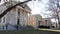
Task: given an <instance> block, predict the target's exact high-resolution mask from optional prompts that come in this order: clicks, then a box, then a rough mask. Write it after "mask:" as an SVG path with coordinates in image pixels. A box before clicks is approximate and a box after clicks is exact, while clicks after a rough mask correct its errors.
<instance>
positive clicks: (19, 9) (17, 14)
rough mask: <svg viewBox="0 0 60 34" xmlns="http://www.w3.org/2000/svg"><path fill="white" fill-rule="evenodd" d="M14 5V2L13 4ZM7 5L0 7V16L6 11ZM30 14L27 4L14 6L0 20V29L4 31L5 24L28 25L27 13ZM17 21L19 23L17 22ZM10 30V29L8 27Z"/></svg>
mask: <svg viewBox="0 0 60 34" xmlns="http://www.w3.org/2000/svg"><path fill="white" fill-rule="evenodd" d="M15 3H16V2H15ZM7 6H8V4H6V5H5V4H2V5H0V8H2V9H0V14H1V13H2V12H3V11H4V10H6V9H7ZM30 12H31V9H30V8H29V7H28V6H27V4H21V6H20V5H19V6H16V7H15V8H13V9H12V10H11V11H10V12H8V13H7V14H6V15H5V16H4V17H2V18H1V19H0V29H6V24H10V25H11V26H12V25H17V24H18V22H19V25H21V26H26V25H27V23H28V13H30ZM18 19H19V21H18ZM9 28H10V27H9Z"/></svg>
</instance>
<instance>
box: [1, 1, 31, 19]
mask: <svg viewBox="0 0 60 34" xmlns="http://www.w3.org/2000/svg"><path fill="white" fill-rule="evenodd" d="M29 1H31V0H27V1H24V2H20V3H17V4H16V5H14V6H11V7H9V8H7V9H6V10H5V11H4V12H3V13H2V14H0V19H1V18H2V17H3V16H4V15H6V14H7V13H8V12H10V10H11V9H13V8H15V7H16V6H18V5H20V4H24V3H27V2H29Z"/></svg>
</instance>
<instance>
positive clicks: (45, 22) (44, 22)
mask: <svg viewBox="0 0 60 34" xmlns="http://www.w3.org/2000/svg"><path fill="white" fill-rule="evenodd" d="M51 24H52V22H51V18H43V19H42V25H43V26H51Z"/></svg>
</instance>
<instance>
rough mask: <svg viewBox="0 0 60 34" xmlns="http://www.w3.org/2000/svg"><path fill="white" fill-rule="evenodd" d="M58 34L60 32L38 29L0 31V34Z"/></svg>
mask: <svg viewBox="0 0 60 34" xmlns="http://www.w3.org/2000/svg"><path fill="white" fill-rule="evenodd" d="M56 33H58V34H60V30H51V29H43V28H39V29H38V30H13V31H12V30H5V31H0V34H56Z"/></svg>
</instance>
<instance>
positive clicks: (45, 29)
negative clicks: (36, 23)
mask: <svg viewBox="0 0 60 34" xmlns="http://www.w3.org/2000/svg"><path fill="white" fill-rule="evenodd" d="M38 30H44V31H52V32H60V30H53V29H46V28H39V29H38Z"/></svg>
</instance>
